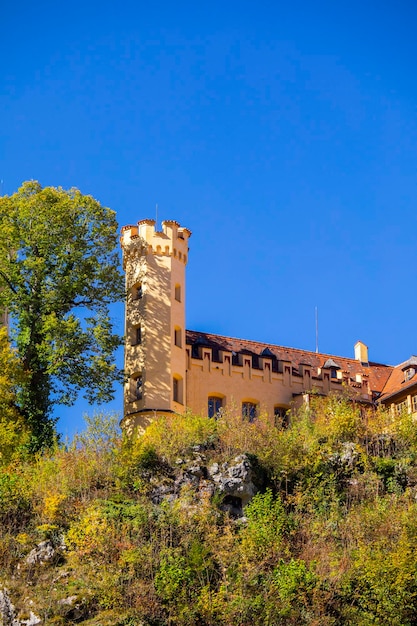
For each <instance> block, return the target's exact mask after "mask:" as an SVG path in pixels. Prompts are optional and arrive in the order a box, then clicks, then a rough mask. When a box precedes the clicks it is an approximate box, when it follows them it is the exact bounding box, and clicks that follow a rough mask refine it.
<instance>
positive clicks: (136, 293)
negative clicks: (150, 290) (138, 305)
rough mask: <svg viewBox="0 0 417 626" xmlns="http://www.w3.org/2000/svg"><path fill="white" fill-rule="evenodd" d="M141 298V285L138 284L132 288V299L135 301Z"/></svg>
mask: <svg viewBox="0 0 417 626" xmlns="http://www.w3.org/2000/svg"><path fill="white" fill-rule="evenodd" d="M142 297H143V289H142V283H138V284H137V285H135V286H134V287H133V298H134V299H135V300H141V298H142Z"/></svg>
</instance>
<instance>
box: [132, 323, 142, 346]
mask: <svg viewBox="0 0 417 626" xmlns="http://www.w3.org/2000/svg"><path fill="white" fill-rule="evenodd" d="M134 331H135V335H134V337H133V345H138V344H141V343H142V326H140V325H139V326H136V327H135V329H134Z"/></svg>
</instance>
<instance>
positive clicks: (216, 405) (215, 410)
mask: <svg viewBox="0 0 417 626" xmlns="http://www.w3.org/2000/svg"><path fill="white" fill-rule="evenodd" d="M222 407H223V400H222V398H218V397H217V396H209V399H208V403H207V415H208V416H209V417H219V415H220V414H221V411H222Z"/></svg>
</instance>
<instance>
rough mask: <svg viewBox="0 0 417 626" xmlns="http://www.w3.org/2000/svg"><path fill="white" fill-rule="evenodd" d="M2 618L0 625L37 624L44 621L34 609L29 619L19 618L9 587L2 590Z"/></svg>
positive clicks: (29, 625) (34, 625)
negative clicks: (10, 596)
mask: <svg viewBox="0 0 417 626" xmlns="http://www.w3.org/2000/svg"><path fill="white" fill-rule="evenodd" d="M0 620H1V622H0V626H37V624H40V623H41V622H42V620H41V618H40V617H38V616H37V615H35V613H33V611H30V613H29V619H22V620H20V619H17V618H16V611H15V608H14V606H13V604H12V603H11V600H10V598H9V593H8V591H7V589H3V590H0Z"/></svg>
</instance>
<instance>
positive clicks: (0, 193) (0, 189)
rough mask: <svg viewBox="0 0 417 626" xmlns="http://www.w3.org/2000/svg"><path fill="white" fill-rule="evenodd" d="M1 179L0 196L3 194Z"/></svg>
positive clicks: (0, 181) (1, 181)
mask: <svg viewBox="0 0 417 626" xmlns="http://www.w3.org/2000/svg"><path fill="white" fill-rule="evenodd" d="M3 182H4V181H3V179H1V180H0V196H2V195H3Z"/></svg>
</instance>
